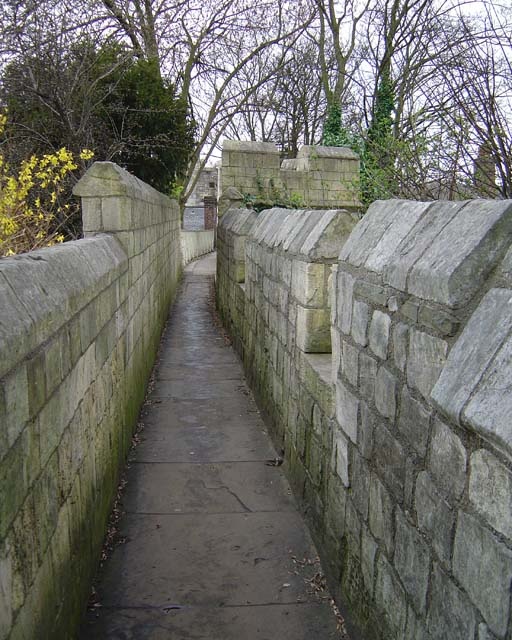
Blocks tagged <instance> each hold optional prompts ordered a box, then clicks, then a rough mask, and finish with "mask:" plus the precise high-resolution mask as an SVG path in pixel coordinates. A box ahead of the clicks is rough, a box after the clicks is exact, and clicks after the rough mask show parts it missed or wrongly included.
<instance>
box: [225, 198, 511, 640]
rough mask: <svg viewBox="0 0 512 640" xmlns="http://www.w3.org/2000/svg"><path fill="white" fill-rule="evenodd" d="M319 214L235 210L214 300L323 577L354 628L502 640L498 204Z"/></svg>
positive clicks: (507, 501) (506, 535)
mask: <svg viewBox="0 0 512 640" xmlns="http://www.w3.org/2000/svg"><path fill="white" fill-rule="evenodd" d="M316 213H317V215H318V216H319V217H318V218H317V220H316V223H315V224H311V225H310V222H309V221H310V220H312V218H311V215H312V214H311V213H310V212H309V213H308V212H300V211H297V212H293V214H290V212H289V211H285V210H271V211H266V212H262V213H261V214H254V213H247V212H245V213H243V212H241V211H236V210H232V211H229V212H228V213H227V214H226V216H225V217H224V218H223V219H222V221H221V225H220V229H219V236H218V238H219V249H218V251H219V253H218V295H219V297H218V300H219V307H220V311H221V314H222V316H223V317H224V318H225V319H226V321H227V322H226V324H227V326H228V328H229V331H230V333H231V334H232V335H233V336H234V338H235V344H236V345H237V347H238V349H239V351H240V353H241V355H242V357H243V361H244V365H245V368H246V371H247V376H248V379H249V380H250V381H251V383H252V385H253V388H254V389H255V391H256V393H257V396H258V399H259V402H260V405H261V407H262V408H263V409H264V410H265V411H266V413H267V414H268V416H269V419H270V421H271V424H272V427H273V431H274V436H275V439H276V442H277V444H278V446H282V447H283V448H284V450H285V464H286V467H287V470H288V473H289V476H290V479H291V480H292V484H293V486H294V490H295V492H296V495H297V496H298V498H299V500H300V501H301V502H302V505H303V507H304V510H305V512H306V514H307V515H308V517H309V520H310V523H311V527H312V531H313V532H314V534H315V537H316V540H317V542H318V544H319V547H320V549H321V553H322V557H323V560H324V567H325V569H326V570H327V572H328V574H329V579H330V583H331V586H332V588H333V590H334V592H335V593H336V594H337V597H338V598H339V601H340V602H341V603H342V605H343V606H344V608H345V611H346V613H347V616H348V617H349V618H352V619H353V620H355V621H356V623H357V626H358V627H359V628H360V629H361V630H362V631H363V633H364V637H368V638H373V639H377V638H378V639H384V638H385V639H391V638H393V639H398V638H401V639H404V640H410V639H413V640H420V639H421V640H428V639H431V640H434V639H435V640H441V639H442V640H445V639H448V638H449V639H450V640H452V639H453V640H459V639H460V640H467V639H471V640H482V639H483V638H485V639H486V640H489V639H491V640H492V639H500V640H505V639H506V640H510V639H511V638H512V623H511V611H510V593H511V591H510V587H511V581H512V426H511V423H510V418H509V415H510V414H509V405H510V398H511V397H512V395H511V394H510V385H511V381H512V358H511V357H510V353H511V349H512V321H511V317H512V314H511V313H510V311H511V308H512V249H511V248H510V247H511V244H512V202H510V201H502V202H499V201H469V202H457V203H455V202H434V203H419V202H407V201H396V200H392V201H386V202H376V203H374V204H373V205H372V206H371V207H370V209H369V210H368V212H367V214H366V215H365V217H364V218H363V219H362V220H361V221H360V222H359V223H358V224H357V225H356V226H355V228H354V230H353V231H352V233H350V235H349V234H348V230H349V225H348V218H346V217H345V218H344V220H345V224H344V227H343V230H340V231H339V232H338V233H336V234H331V233H330V231H329V228H328V227H326V228H325V230H324V229H322V225H321V224H320V218H321V217H322V216H326V215H327V213H331V215H333V217H334V218H336V219H338V220H340V221H341V220H342V219H343V218H342V216H343V215H345V216H347V215H348V214H346V213H345V214H342V213H341V212H337V213H333V212H326V213H323V212H316ZM311 234H313V236H312V235H311ZM312 237H314V238H315V239H316V240H315V241H314V242H313V241H312V240H311V238H312ZM294 238H295V239H298V238H300V239H301V245H300V248H298V243H296V244H295V245H294ZM308 238H309V240H308ZM326 241H328V242H332V245H331V251H330V252H326V253H324V254H322V255H320V254H317V255H316V256H312V255H311V253H310V247H312V246H313V245H315V243H316V246H321V245H322V243H325V242H326ZM235 245H238V247H239V250H238V252H236V255H235V251H234V247H235ZM243 246H245V265H244V264H243V263H244V256H243V255H241V247H243ZM292 247H293V248H292ZM305 249H307V251H306V250H305ZM317 265H320V266H317ZM331 265H332V268H331ZM328 271H332V273H331V275H330V276H329V275H328ZM320 272H322V273H320ZM244 273H245V281H242V280H243V275H244ZM233 300H236V307H235V308H233ZM326 301H327V303H326ZM301 306H304V308H310V309H311V310H313V313H314V315H315V317H316V318H317V320H318V318H320V315H319V312H320V313H321V314H324V313H325V312H326V311H327V309H328V308H330V320H327V321H325V319H324V320H322V321H320V320H318V322H310V323H308V322H305V323H304V322H301V321H300V312H299V311H298V309H299V308H300V307H301ZM322 317H323V316H322ZM326 322H327V324H329V325H330V335H331V347H332V353H330V354H329V353H323V352H325V351H327V350H328V344H327V342H325V343H322V342H321V341H318V340H317V339H314V338H313V336H315V335H317V334H318V331H320V332H322V333H323V332H324V331H325V325H326ZM304 331H305V332H306V335H307V336H309V338H308V339H309V340H310V341H309V343H308V340H306V341H304V339H303V340H302V342H301V340H300V339H299V336H300V335H301V334H303V332H304ZM308 344H309V345H310V346H311V349H309V348H307V346H308ZM311 351H313V352H317V353H311ZM318 352H320V353H318Z"/></svg>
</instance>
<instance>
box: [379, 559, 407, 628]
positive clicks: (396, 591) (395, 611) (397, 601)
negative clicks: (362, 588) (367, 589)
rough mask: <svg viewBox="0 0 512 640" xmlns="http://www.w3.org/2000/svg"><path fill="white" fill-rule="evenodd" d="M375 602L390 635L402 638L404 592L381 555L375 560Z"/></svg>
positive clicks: (404, 619)
mask: <svg viewBox="0 0 512 640" xmlns="http://www.w3.org/2000/svg"><path fill="white" fill-rule="evenodd" d="M375 602H376V604H377V606H378V607H379V609H380V611H381V612H382V615H383V617H384V620H385V621H386V623H387V625H388V626H389V628H390V630H391V633H392V634H393V636H392V637H396V638H402V637H403V634H404V631H405V624H406V620H407V602H406V599H405V593H404V590H403V588H402V586H401V585H400V582H399V580H398V578H397V577H396V574H395V572H394V571H393V568H392V567H391V565H390V564H389V562H388V561H387V560H386V558H385V557H384V556H383V555H380V556H379V559H378V560H377V580H376V583H375Z"/></svg>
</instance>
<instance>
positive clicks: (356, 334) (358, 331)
mask: <svg viewBox="0 0 512 640" xmlns="http://www.w3.org/2000/svg"><path fill="white" fill-rule="evenodd" d="M369 312H370V307H369V306H368V305H367V304H366V303H365V302H363V301H362V300H354V308H353V311H352V337H353V338H354V340H355V341H356V342H357V344H360V345H361V346H362V347H365V346H366V345H367V344H368V314H369Z"/></svg>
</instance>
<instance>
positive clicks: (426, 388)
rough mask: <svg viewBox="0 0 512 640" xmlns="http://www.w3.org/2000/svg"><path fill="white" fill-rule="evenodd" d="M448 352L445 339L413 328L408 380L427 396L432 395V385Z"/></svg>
mask: <svg viewBox="0 0 512 640" xmlns="http://www.w3.org/2000/svg"><path fill="white" fill-rule="evenodd" d="M447 352H448V345H447V343H446V342H445V341H444V340H441V339H440V338H434V337H433V336H430V335H428V333H423V332H422V331H418V330H417V329H414V328H413V329H411V331H410V338H409V359H408V361H407V382H408V383H409V385H410V386H411V387H414V388H415V389H418V391H419V392H420V393H422V394H423V396H424V397H425V398H429V397H430V392H431V390H432V387H433V386H434V385H435V383H436V381H437V379H438V377H439V374H440V373H441V371H442V370H443V366H444V363H445V360H446V354H447Z"/></svg>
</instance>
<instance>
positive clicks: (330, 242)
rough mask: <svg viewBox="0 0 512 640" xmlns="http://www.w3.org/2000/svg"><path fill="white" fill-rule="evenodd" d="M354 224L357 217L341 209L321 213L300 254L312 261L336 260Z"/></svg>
mask: <svg viewBox="0 0 512 640" xmlns="http://www.w3.org/2000/svg"><path fill="white" fill-rule="evenodd" d="M356 222H357V216H356V215H355V214H354V213H349V212H348V211H344V210H342V209H331V210H330V211H324V212H322V215H321V217H320V219H319V220H318V222H317V223H316V224H315V225H314V227H313V229H312V231H311V232H310V233H309V234H308V236H307V237H306V240H305V241H304V243H303V245H302V247H301V253H303V254H305V255H307V256H308V257H309V258H311V259H312V260H320V259H333V258H337V257H338V254H339V252H340V249H341V248H342V247H343V245H344V244H345V242H346V241H347V239H348V237H349V235H350V232H351V231H352V229H353V228H354V227H355V225H356Z"/></svg>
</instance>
